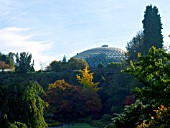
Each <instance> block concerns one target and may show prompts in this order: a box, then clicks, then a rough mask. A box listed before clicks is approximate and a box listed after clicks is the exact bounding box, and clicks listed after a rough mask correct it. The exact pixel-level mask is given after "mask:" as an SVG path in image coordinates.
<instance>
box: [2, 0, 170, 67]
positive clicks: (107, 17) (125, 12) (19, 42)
mask: <svg viewBox="0 0 170 128" xmlns="http://www.w3.org/2000/svg"><path fill="white" fill-rule="evenodd" d="M150 4H152V5H155V6H157V7H158V9H159V13H160V15H161V18H162V19H161V20H162V24H163V31H162V32H163V35H164V44H165V45H166V46H167V45H169V43H170V39H169V38H168V34H169V33H170V12H169V6H170V1H168V0H166V1H165V0H0V51H1V52H2V53H8V52H10V51H12V52H27V51H28V52H30V53H32V55H33V58H34V59H35V64H36V65H35V66H36V69H38V68H40V66H39V65H40V62H41V63H44V64H45V65H46V64H47V65H48V64H49V63H50V62H51V61H53V60H62V58H63V56H64V55H66V57H67V59H69V58H70V57H72V56H74V55H75V54H76V53H79V52H81V51H83V50H86V49H89V48H94V47H100V46H101V45H103V44H108V45H109V46H112V47H116V48H122V49H124V50H125V47H126V44H127V42H128V41H130V40H131V39H132V37H133V36H135V35H136V33H137V32H138V31H139V30H142V20H143V16H144V11H145V8H146V6H147V5H150Z"/></svg>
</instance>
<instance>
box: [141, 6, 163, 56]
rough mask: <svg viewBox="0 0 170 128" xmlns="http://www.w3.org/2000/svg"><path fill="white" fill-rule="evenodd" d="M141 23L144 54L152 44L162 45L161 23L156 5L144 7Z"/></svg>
mask: <svg viewBox="0 0 170 128" xmlns="http://www.w3.org/2000/svg"><path fill="white" fill-rule="evenodd" d="M142 23H143V33H144V41H143V54H144V55H146V54H147V53H148V51H149V49H150V48H151V47H152V46H155V47H156V48H162V47H163V35H162V23H161V17H160V14H159V13H158V8H157V7H155V6H154V7H152V5H149V6H147V7H146V11H145V14H144V20H143V21H142Z"/></svg>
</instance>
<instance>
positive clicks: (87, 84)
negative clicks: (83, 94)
mask: <svg viewBox="0 0 170 128" xmlns="http://www.w3.org/2000/svg"><path fill="white" fill-rule="evenodd" d="M80 72H81V74H82V75H81V76H80V75H76V77H77V80H78V81H79V83H80V84H81V85H83V89H93V90H95V91H98V90H99V87H98V84H99V83H94V82H93V73H90V70H89V69H88V67H87V66H86V67H85V68H84V69H83V70H80Z"/></svg>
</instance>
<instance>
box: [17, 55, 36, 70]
mask: <svg viewBox="0 0 170 128" xmlns="http://www.w3.org/2000/svg"><path fill="white" fill-rule="evenodd" d="M15 57H16V63H15V72H17V73H28V72H32V71H34V60H33V61H32V54H29V53H28V52H27V53H26V52H21V53H20V55H19V54H18V53H17V54H16V56H15ZM31 62H32V63H31Z"/></svg>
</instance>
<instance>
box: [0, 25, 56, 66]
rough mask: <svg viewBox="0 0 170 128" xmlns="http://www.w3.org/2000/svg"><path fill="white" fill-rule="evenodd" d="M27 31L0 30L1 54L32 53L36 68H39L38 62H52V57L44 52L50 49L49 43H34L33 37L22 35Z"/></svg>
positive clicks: (15, 29) (11, 28)
mask: <svg viewBox="0 0 170 128" xmlns="http://www.w3.org/2000/svg"><path fill="white" fill-rule="evenodd" d="M26 31H28V29H26V28H17V27H9V28H3V29H0V42H1V47H0V51H1V52H2V53H8V52H14V53H16V52H29V53H32V55H33V58H36V60H35V63H36V65H35V66H36V68H38V67H39V62H43V63H46V62H49V61H51V60H54V57H53V56H47V55H45V53H44V52H47V51H48V50H49V51H50V49H51V48H52V44H53V43H52V42H50V41H35V40H33V35H31V34H23V33H24V32H26Z"/></svg>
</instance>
